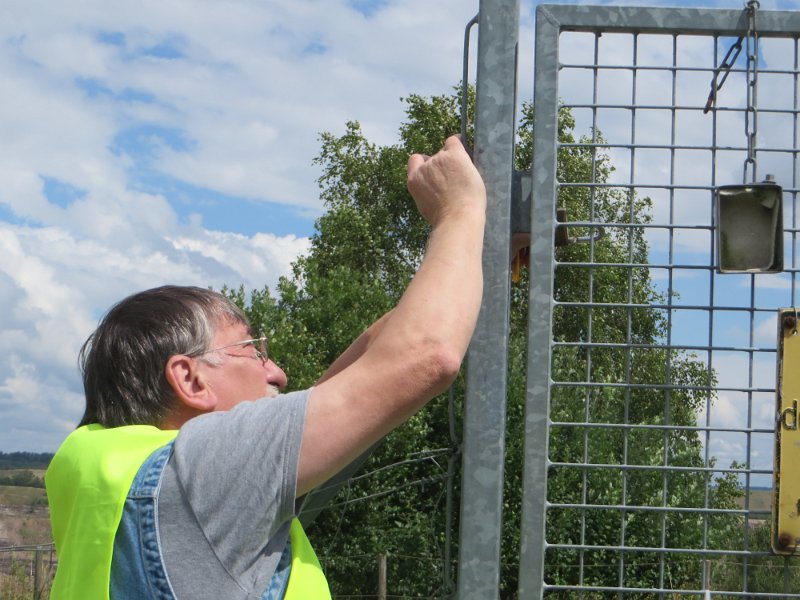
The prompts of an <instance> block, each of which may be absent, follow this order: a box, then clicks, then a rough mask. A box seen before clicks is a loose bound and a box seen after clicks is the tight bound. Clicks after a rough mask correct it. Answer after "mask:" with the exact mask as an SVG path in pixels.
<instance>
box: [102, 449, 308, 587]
mask: <svg viewBox="0 0 800 600" xmlns="http://www.w3.org/2000/svg"><path fill="white" fill-rule="evenodd" d="M172 444H173V442H170V443H169V444H167V445H166V446H162V447H161V448H159V449H158V450H156V451H155V452H153V454H151V455H150V456H149V457H148V459H147V460H146V461H144V463H143V464H142V466H141V467H140V468H139V471H138V472H137V473H136V477H135V478H134V480H133V483H132V484H131V489H130V491H129V492H128V497H127V499H126V500H125V508H124V510H123V513H122V519H121V520H120V524H119V528H118V529H117V535H116V537H115V538H114V554H113V558H112V560H111V582H110V585H109V596H110V598H111V600H125V599H131V600H134V599H135V600H143V599H146V598H152V599H154V600H175V594H174V592H173V590H172V587H171V586H170V583H169V579H168V578H167V574H166V570H165V569H164V561H163V557H162V556H161V541H160V539H159V537H158V521H157V519H156V514H157V513H156V504H157V501H158V492H159V489H160V487H161V474H162V473H163V471H164V466H165V465H166V464H167V461H168V460H169V457H170V455H171V454H172ZM291 569H292V541H291V538H289V539H287V540H286V547H285V548H284V550H283V553H282V554H281V558H280V561H279V562H278V567H277V568H276V569H275V573H274V574H273V576H272V579H271V580H270V583H269V585H268V586H267V589H266V591H265V592H264V595H263V596H262V597H261V598H262V600H282V599H283V597H284V594H285V592H286V586H287V584H288V583H289V575H290V573H291Z"/></svg>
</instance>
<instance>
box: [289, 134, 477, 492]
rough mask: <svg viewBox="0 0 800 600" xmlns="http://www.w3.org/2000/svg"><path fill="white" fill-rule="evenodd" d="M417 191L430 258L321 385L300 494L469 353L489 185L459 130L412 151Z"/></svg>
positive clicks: (442, 382) (309, 423)
mask: <svg viewBox="0 0 800 600" xmlns="http://www.w3.org/2000/svg"><path fill="white" fill-rule="evenodd" d="M408 188H409V191H410V192H411V195H412V196H413V197H414V200H415V201H416V203H417V208H418V209H419V211H420V213H421V214H422V215H423V216H424V217H425V218H426V219H427V220H428V222H429V223H430V224H431V226H432V230H431V234H430V238H429V240H428V248H427V251H426V254H425V258H424V259H423V261H422V264H421V265H420V268H419V270H418V271H417V273H416V275H415V276H414V278H413V279H412V280H411V283H410V284H409V286H408V288H407V290H406V292H405V293H404V294H403V296H402V298H401V299H400V302H399V303H398V305H397V307H395V309H394V310H393V311H392V312H391V313H389V314H388V315H386V316H385V317H383V318H382V319H381V320H379V321H378V322H377V323H376V324H375V325H374V326H373V327H371V328H370V329H368V330H367V332H366V333H365V334H364V335H362V337H360V338H359V339H358V340H356V342H355V343H354V344H353V346H351V347H350V348H349V349H348V350H347V351H346V352H345V354H343V355H342V358H341V359H340V360H338V361H336V363H334V365H333V366H332V368H331V370H329V372H328V373H326V375H325V376H324V377H323V378H322V380H320V382H319V383H318V385H317V386H316V387H315V388H314V390H313V391H312V393H311V397H310V399H309V404H308V409H307V413H306V421H305V429H304V433H303V443H302V447H301V451H300V469H299V477H298V489H297V493H298V495H301V494H304V493H305V492H307V491H309V490H310V489H312V488H313V487H315V486H316V485H318V484H319V483H321V482H323V481H325V480H326V479H328V478H329V477H330V476H332V475H333V474H334V473H336V472H337V471H338V470H339V469H341V468H342V467H344V466H345V465H346V464H348V463H349V462H350V461H351V460H353V459H354V458H355V457H357V456H358V455H359V454H361V453H362V452H363V451H364V450H366V449H367V448H368V447H369V446H370V445H371V444H373V443H374V442H375V441H377V440H378V439H380V438H381V437H382V436H384V435H386V434H387V433H388V432H389V431H391V430H392V429H394V428H395V427H397V426H398V425H400V424H401V423H402V422H404V421H405V420H406V419H408V418H409V417H410V416H411V415H412V414H414V413H415V412H416V411H417V410H419V409H420V408H421V407H422V406H423V405H424V404H425V403H426V402H427V401H428V400H430V399H431V398H433V397H434V396H435V395H437V394H438V393H440V392H442V391H444V390H445V389H446V388H447V386H448V385H450V383H451V382H452V381H453V379H454V378H455V377H456V375H457V374H458V370H459V368H460V365H461V361H462V360H463V358H464V354H465V353H466V350H467V346H468V344H469V340H470V338H471V336H472V332H473V330H474V327H475V321H476V319H477V315H478V310H479V308H480V301H481V292H482V272H481V249H482V246H483V228H484V222H485V212H486V192H485V189H484V186H483V182H482V181H481V179H480V176H479V175H478V173H477V171H476V170H475V168H474V166H473V165H472V162H471V161H470V159H469V156H468V155H467V153H466V151H465V150H464V148H463V146H462V145H461V142H460V141H459V140H458V138H456V137H451V138H449V139H448V140H447V142H446V143H445V146H444V148H443V149H442V150H440V151H439V152H438V153H437V154H436V155H434V156H433V157H426V156H422V155H419V154H415V155H413V156H411V158H410V159H409V161H408ZM348 353H349V354H348Z"/></svg>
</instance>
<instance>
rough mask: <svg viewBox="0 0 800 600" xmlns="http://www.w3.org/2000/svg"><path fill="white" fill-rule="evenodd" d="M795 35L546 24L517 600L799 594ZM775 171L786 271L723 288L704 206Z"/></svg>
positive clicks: (762, 25)
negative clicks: (787, 524)
mask: <svg viewBox="0 0 800 600" xmlns="http://www.w3.org/2000/svg"><path fill="white" fill-rule="evenodd" d="M799 35H800V17H798V15H797V14H796V13H783V12H768V11H759V10H758V7H757V6H756V5H755V3H753V4H751V5H749V6H748V7H746V8H745V9H744V10H741V11H727V10H694V9H692V10H688V9H651V8H630V7H628V8H609V7H575V6H540V7H539V9H538V13H537V32H536V36H537V37H536V53H537V54H536V73H535V96H534V102H535V123H534V127H535V140H534V165H533V206H534V209H533V222H532V234H533V239H534V245H533V247H532V253H531V271H530V276H531V282H532V284H531V295H530V326H529V356H528V360H529V365H528V401H527V417H526V428H527V430H526V452H525V461H526V463H525V483H524V485H525V497H524V503H523V504H524V507H523V511H524V512H523V522H522V540H523V541H522V549H521V570H520V597H523V598H538V597H548V598H549V597H553V598H606V597H608V598H611V597H617V598H625V597H627V598H651V597H652V598H658V597H662V598H677V597H696V598H712V597H719V598H723V597H724V598H735V597H747V598H761V597H765V598H766V597H784V598H785V597H797V598H800V559H798V558H796V557H794V556H777V555H774V554H773V553H772V552H771V546H772V544H773V539H772V533H771V529H770V523H771V504H772V498H773V456H774V448H773V446H774V443H775V442H774V439H775V437H774V429H775V421H776V409H775V406H776V404H775V402H776V400H775V389H776V360H777V348H778V345H777V340H778V334H779V328H778V324H777V317H778V311H779V309H780V308H781V307H792V306H795V305H797V304H798V298H797V292H796V289H797V286H796V281H797V265H796V260H797V256H796V255H797V252H796V247H797V204H796V196H797V188H798V180H797V178H798V159H797V148H798V73H800V71H799V70H798V64H799V63H798V56H799V53H800V43H799V42H798V36H799ZM737 43H738V44H739V45H740V48H741V50H740V51H739V52H736V45H737ZM712 90H713V93H710V92H712ZM767 174H771V175H774V178H775V181H776V182H777V183H778V184H779V185H780V186H782V189H783V194H782V200H783V229H782V231H781V232H780V235H782V236H783V239H782V240H781V241H782V248H783V251H784V256H783V263H784V269H783V272H779V273H753V272H747V273H733V274H731V273H722V272H720V270H719V268H718V264H717V257H718V255H719V252H718V249H717V241H718V240H717V234H718V231H717V229H718V228H717V216H716V214H717V213H716V212H715V209H716V205H715V194H714V192H715V189H717V188H718V187H720V186H724V185H728V184H743V183H752V182H760V181H762V180H763V179H765V178H766V176H767ZM557 208H562V209H566V213H567V218H568V221H569V224H568V236H569V237H570V238H571V239H572V241H573V243H571V244H569V245H566V246H563V247H559V248H557V249H555V250H554V249H553V239H554V232H555V229H556V227H557V226H558V224H557V222H556V220H555V213H556V209H557ZM742 218H744V219H751V218H752V216H745V217H742ZM744 223H745V225H744V229H743V231H744V233H743V234H737V238H746V237H748V235H747V234H748V233H749V229H752V230H753V231H755V230H756V225H755V223H752V228H750V227H749V226H748V223H750V222H749V221H746V220H745V222H744ZM750 237H754V238H763V237H764V235H763V234H761V233H759V234H757V235H753V236H750ZM759 241H765V240H759V239H753V240H750V241H746V243H747V244H750V243H753V244H755V243H757V242H759ZM779 246H780V245H778V246H774V241H773V247H779ZM754 252H755V251H754ZM799 368H800V367H799ZM793 469H795V471H794V473H795V474H796V476H800V465H785V466H784V476H792V470H793ZM798 511H800V501H799V502H798Z"/></svg>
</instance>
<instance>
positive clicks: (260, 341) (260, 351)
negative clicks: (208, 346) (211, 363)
mask: <svg viewBox="0 0 800 600" xmlns="http://www.w3.org/2000/svg"><path fill="white" fill-rule="evenodd" d="M248 344H252V345H253V347H254V348H255V349H256V352H255V355H249V354H231V353H230V352H223V354H224V355H226V356H232V357H234V358H252V359H255V360H260V361H261V363H262V364H266V363H267V361H268V360H269V354H268V352H267V338H266V337H264V336H262V337H259V338H253V339H251V340H243V341H241V342H236V343H234V344H228V345H227V346H222V347H221V348H214V349H212V350H206V351H205V352H201V353H200V354H197V355H196V356H203V354H210V353H212V352H221V351H222V350H227V349H228V348H235V347H236V346H246V345H248Z"/></svg>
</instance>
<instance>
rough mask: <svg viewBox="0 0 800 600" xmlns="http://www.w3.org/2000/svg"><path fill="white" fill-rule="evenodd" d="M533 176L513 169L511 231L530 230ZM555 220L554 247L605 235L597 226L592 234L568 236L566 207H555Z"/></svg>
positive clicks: (598, 238)
mask: <svg viewBox="0 0 800 600" xmlns="http://www.w3.org/2000/svg"><path fill="white" fill-rule="evenodd" d="M532 180H533V177H532V176H531V174H530V173H528V172H523V171H514V173H513V179H512V182H511V233H512V234H515V233H530V232H531V211H532V210H533V208H532V207H533V193H532V189H533V181H532ZM556 220H557V221H558V222H559V223H562V224H561V225H557V226H556V231H555V237H554V240H553V245H554V246H555V247H556V248H559V247H561V246H567V245H569V244H586V243H589V242H596V241H598V240H601V239H602V238H603V237H605V229H604V228H603V227H600V226H597V227H596V228H595V230H594V232H593V234H592V235H588V236H577V237H570V236H569V227H568V226H567V223H568V222H567V209H566V208H557V209H556Z"/></svg>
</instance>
